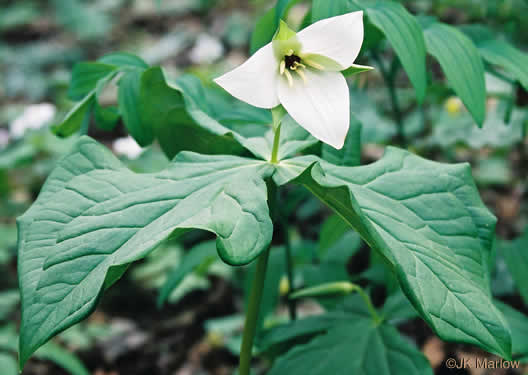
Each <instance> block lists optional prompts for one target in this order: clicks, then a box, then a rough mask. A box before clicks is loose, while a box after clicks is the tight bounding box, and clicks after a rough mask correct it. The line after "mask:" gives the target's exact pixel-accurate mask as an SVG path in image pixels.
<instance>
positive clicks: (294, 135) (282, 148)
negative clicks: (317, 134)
mask: <svg viewBox="0 0 528 375" xmlns="http://www.w3.org/2000/svg"><path fill="white" fill-rule="evenodd" d="M274 136H275V133H274V132H273V129H271V127H270V128H269V129H268V131H267V132H266V133H265V134H264V136H263V137H249V138H246V139H245V140H244V141H243V144H244V145H245V146H246V148H248V149H249V150H251V151H252V152H253V154H255V155H257V156H259V157H261V158H262V159H264V160H271V151H272V149H273V139H274ZM317 142H319V141H318V140H317V139H315V138H314V137H312V136H311V135H310V133H308V132H307V131H306V130H304V128H302V127H301V126H300V125H299V124H297V123H296V122H295V120H294V119H292V118H291V116H289V115H286V116H285V117H284V118H283V119H282V123H281V134H280V139H279V153H278V156H277V157H278V159H279V160H282V159H286V158H290V157H293V156H295V155H296V154H298V153H299V152H301V151H303V150H304V149H307V148H309V147H311V146H313V145H315V144H316V143H317Z"/></svg>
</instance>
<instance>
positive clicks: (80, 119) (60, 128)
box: [52, 88, 97, 138]
mask: <svg viewBox="0 0 528 375" xmlns="http://www.w3.org/2000/svg"><path fill="white" fill-rule="evenodd" d="M96 90H97V89H96V88H94V89H93V90H92V91H90V93H89V94H88V95H86V96H85V97H84V99H83V100H81V101H80V102H77V104H75V105H74V106H73V108H72V109H70V111H69V112H68V113H67V114H66V116H65V117H64V120H62V122H61V123H60V124H56V125H53V126H52V130H53V132H54V133H55V134H56V135H57V136H58V137H63V138H64V137H69V136H70V135H72V134H74V133H76V132H78V131H79V130H80V129H81V126H82V125H83V123H84V122H85V121H87V118H88V116H89V115H90V110H91V108H92V105H93V103H94V100H95V95H96Z"/></svg>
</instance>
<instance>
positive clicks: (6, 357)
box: [0, 352, 18, 375]
mask: <svg viewBox="0 0 528 375" xmlns="http://www.w3.org/2000/svg"><path fill="white" fill-rule="evenodd" d="M0 368H1V369H2V374H4V375H18V366H17V362H16V359H15V357H13V356H12V355H10V354H7V353H3V352H0Z"/></svg>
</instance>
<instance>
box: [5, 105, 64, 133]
mask: <svg viewBox="0 0 528 375" xmlns="http://www.w3.org/2000/svg"><path fill="white" fill-rule="evenodd" d="M56 113H57V108H56V107H55V106H54V105H53V104H51V103H41V104H32V105H29V106H27V107H26V108H25V109H24V112H22V114H21V115H20V116H18V117H17V118H16V119H15V120H14V121H13V122H11V124H10V125H9V133H10V134H11V137H13V138H15V139H17V138H21V137H22V136H23V135H24V134H25V133H26V131H27V130H31V129H33V130H35V129H40V128H42V127H44V126H45V125H48V124H49V123H50V122H51V120H53V118H54V117H55V114H56Z"/></svg>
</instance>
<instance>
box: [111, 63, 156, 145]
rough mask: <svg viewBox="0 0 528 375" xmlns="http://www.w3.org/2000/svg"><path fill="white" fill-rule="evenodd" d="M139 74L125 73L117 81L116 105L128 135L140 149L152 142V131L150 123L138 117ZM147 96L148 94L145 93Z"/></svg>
mask: <svg viewBox="0 0 528 375" xmlns="http://www.w3.org/2000/svg"><path fill="white" fill-rule="evenodd" d="M140 86H141V72H139V71H130V72H127V73H125V74H124V75H123V77H121V79H120V80H119V90H118V95H117V98H118V103H119V112H120V113H121V116H123V122H124V123H125V126H126V128H127V130H128V132H129V134H130V135H131V136H132V137H133V138H134V139H135V140H136V142H137V143H138V144H139V145H140V146H141V147H146V146H148V145H150V144H151V143H152V142H153V141H154V130H153V129H152V126H151V125H150V122H146V121H144V117H143V118H142V117H141V115H140V112H139V111H140V106H139V100H140ZM145 95H149V92H147V93H145Z"/></svg>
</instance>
